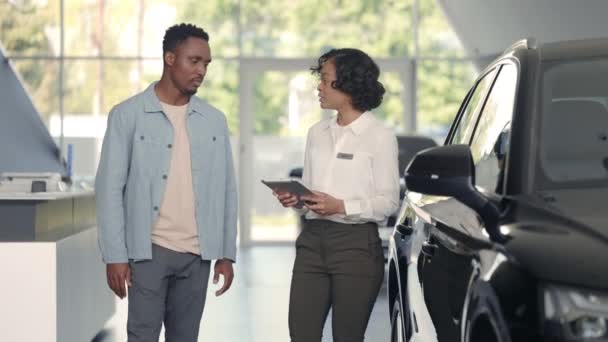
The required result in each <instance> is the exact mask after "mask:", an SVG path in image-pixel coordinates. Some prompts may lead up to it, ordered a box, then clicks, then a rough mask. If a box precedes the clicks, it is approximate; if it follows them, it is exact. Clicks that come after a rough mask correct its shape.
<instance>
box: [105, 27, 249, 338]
mask: <svg viewBox="0 0 608 342" xmlns="http://www.w3.org/2000/svg"><path fill="white" fill-rule="evenodd" d="M163 61H164V63H163V74H162V77H161V79H160V81H158V82H155V83H153V84H151V85H150V86H149V87H148V88H147V89H146V90H145V91H144V92H142V93H140V94H137V95H135V96H134V97H131V98H129V99H127V100H126V101H124V102H122V103H120V104H118V105H117V106H115V107H114V108H113V109H112V111H111V112H110V114H109V117H108V126H107V130H106V134H105V137H104V141H103V148H102V152H101V159H100V163H99V169H98V171H97V178H96V183H95V189H96V194H97V198H96V201H97V221H98V227H99V245H100V249H101V254H102V256H103V260H104V262H105V263H106V264H107V278H108V285H109V286H110V288H111V289H112V291H114V293H116V295H117V296H118V297H120V298H121V299H122V298H124V297H125V296H126V295H127V287H126V286H125V284H127V286H128V294H129V316H128V322H127V333H128V339H129V342H137V341H146V342H148V341H158V337H159V334H160V329H161V325H162V324H163V323H164V325H165V332H166V337H165V339H166V341H167V342H172V341H179V342H185V341H196V340H197V338H198V330H199V326H200V320H201V317H202V313H203V307H204V304H205V295H206V290H207V282H208V279H209V272H210V260H216V262H215V264H214V279H213V280H214V284H217V283H218V281H219V276H220V275H222V276H223V278H224V283H223V286H222V287H221V288H220V289H219V290H218V291H217V292H216V296H219V295H222V294H223V293H224V292H226V291H227V290H228V289H229V288H230V285H231V283H232V280H233V277H234V273H233V269H232V263H233V262H234V260H235V259H236V217H237V195H236V182H235V178H234V169H233V161H232V154H231V149H230V141H229V133H228V128H227V124H226V118H225V116H224V114H223V113H222V112H220V111H219V110H217V109H215V108H214V107H212V106H210V105H209V104H207V103H206V102H204V101H203V100H201V99H199V98H197V97H196V96H194V94H195V93H196V91H197V89H198V87H199V86H200V85H201V84H202V82H203V79H204V78H205V75H206V73H207V67H208V66H209V64H210V63H211V52H210V48H209V35H208V34H207V33H206V32H205V31H204V30H202V29H200V28H198V27H196V26H194V25H190V24H180V25H175V26H173V27H170V28H169V29H168V30H167V31H166V32H165V37H164V40H163Z"/></svg>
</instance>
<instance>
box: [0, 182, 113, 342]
mask: <svg viewBox="0 0 608 342" xmlns="http://www.w3.org/2000/svg"><path fill="white" fill-rule="evenodd" d="M96 234H97V230H96V227H95V199H94V194H93V192H92V191H71V192H61V193H32V194H30V193H0V274H1V276H0V277H1V279H2V281H1V282H0V341H37V342H38V341H50V342H82V341H91V339H93V337H94V336H95V335H96V334H97V333H98V332H99V331H100V330H101V329H102V328H103V326H104V325H105V323H106V321H107V320H108V319H109V318H110V317H111V316H112V315H113V314H114V311H115V300H114V296H113V294H112V293H111V291H110V290H109V289H108V287H107V282H106V278H105V266H104V265H103V263H102V262H101V257H100V254H99V248H98V246H97V235H96Z"/></svg>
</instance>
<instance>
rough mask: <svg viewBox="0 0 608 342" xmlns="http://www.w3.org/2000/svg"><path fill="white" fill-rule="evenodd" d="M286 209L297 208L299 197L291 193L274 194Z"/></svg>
mask: <svg viewBox="0 0 608 342" xmlns="http://www.w3.org/2000/svg"><path fill="white" fill-rule="evenodd" d="M272 194H273V195H275V196H276V198H277V199H278V200H279V202H281V204H282V205H283V206H284V207H285V208H291V207H295V206H296V204H298V202H299V200H298V197H297V196H295V195H294V194H292V193H290V192H278V193H277V192H272Z"/></svg>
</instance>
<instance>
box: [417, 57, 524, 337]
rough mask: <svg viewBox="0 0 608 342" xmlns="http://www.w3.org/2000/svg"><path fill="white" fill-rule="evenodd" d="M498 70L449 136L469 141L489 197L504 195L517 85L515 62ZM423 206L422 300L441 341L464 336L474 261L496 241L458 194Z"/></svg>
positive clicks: (452, 141) (480, 183)
mask: <svg viewBox="0 0 608 342" xmlns="http://www.w3.org/2000/svg"><path fill="white" fill-rule="evenodd" d="M496 70H497V76H496V77H495V79H494V80H493V81H492V82H490V83H491V86H490V87H489V88H488V90H489V91H488V92H487V96H485V97H480V99H479V102H478V103H477V104H476V107H477V108H478V113H477V115H476V118H475V119H471V120H466V121H461V124H463V125H466V126H467V127H461V126H456V128H455V129H453V132H452V134H451V135H450V137H449V138H448V143H449V144H462V143H468V144H470V148H471V154H472V156H473V161H474V163H475V175H476V176H475V186H476V187H477V188H478V189H479V190H480V191H482V192H484V193H487V194H488V196H500V195H501V194H502V191H503V187H504V184H505V182H504V177H505V173H504V169H505V166H506V162H507V161H506V155H507V151H508V145H509V144H508V139H509V137H510V123H511V118H512V115H513V108H514V107H513V105H514V99H515V93H516V84H517V68H516V66H515V65H514V64H512V63H506V64H503V65H500V66H498V67H497V69H496ZM482 81H483V80H482ZM488 82H489V81H488ZM460 132H464V133H465V134H460ZM419 210H424V211H425V212H426V213H427V214H428V216H429V217H430V218H431V222H429V225H430V228H429V229H428V232H429V236H428V239H427V241H425V242H423V246H422V249H421V251H422V254H423V264H422V269H421V272H420V273H421V277H422V283H423V290H424V299H425V302H426V304H427V307H428V310H429V313H430V316H431V319H432V320H433V324H434V325H435V329H436V332H437V339H438V341H440V342H446V341H460V339H461V332H462V322H461V320H462V311H463V307H464V304H465V298H466V294H467V289H468V285H469V283H470V280H471V278H472V276H473V272H474V271H475V267H474V265H475V262H476V261H477V260H478V259H479V251H480V250H482V249H487V248H491V246H492V245H491V243H490V241H489V238H488V235H487V234H486V233H485V231H484V223H483V222H482V221H481V219H480V218H479V216H478V215H477V213H475V212H474V211H473V210H472V209H470V208H468V207H466V206H465V205H464V204H462V203H460V202H458V201H457V200H456V199H454V198H445V199H441V200H437V201H435V202H432V204H427V205H426V206H422V207H421V208H420V209H419Z"/></svg>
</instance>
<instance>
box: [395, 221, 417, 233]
mask: <svg viewBox="0 0 608 342" xmlns="http://www.w3.org/2000/svg"><path fill="white" fill-rule="evenodd" d="M397 231H398V232H399V233H400V234H402V235H407V236H410V235H412V233H413V232H414V229H413V228H412V227H410V226H407V225H405V224H403V223H399V224H398V225H397Z"/></svg>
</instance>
